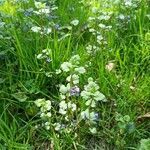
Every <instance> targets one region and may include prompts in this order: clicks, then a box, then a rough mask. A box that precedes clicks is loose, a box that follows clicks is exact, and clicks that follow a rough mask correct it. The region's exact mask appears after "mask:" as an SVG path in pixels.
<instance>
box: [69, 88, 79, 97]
mask: <svg viewBox="0 0 150 150" xmlns="http://www.w3.org/2000/svg"><path fill="white" fill-rule="evenodd" d="M79 94H80V89H79V87H77V86H74V87H72V88H71V89H70V96H79Z"/></svg>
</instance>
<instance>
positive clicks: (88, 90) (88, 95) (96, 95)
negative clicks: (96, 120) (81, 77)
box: [81, 77, 106, 107]
mask: <svg viewBox="0 0 150 150" xmlns="http://www.w3.org/2000/svg"><path fill="white" fill-rule="evenodd" d="M98 90H99V86H98V85H97V84H96V83H95V82H94V81H93V78H91V77H90V78H88V84H87V85H85V86H84V90H83V91H82V92H81V97H82V98H83V99H84V100H86V103H85V104H86V105H87V106H91V107H96V102H97V101H106V98H105V96H104V95H103V94H102V93H101V92H99V91H98Z"/></svg>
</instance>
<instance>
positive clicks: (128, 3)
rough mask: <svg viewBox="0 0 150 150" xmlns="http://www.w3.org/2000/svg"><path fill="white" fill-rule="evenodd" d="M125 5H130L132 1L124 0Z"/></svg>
mask: <svg viewBox="0 0 150 150" xmlns="http://www.w3.org/2000/svg"><path fill="white" fill-rule="evenodd" d="M124 4H125V6H127V7H131V6H132V5H133V4H132V1H131V0H125V3H124Z"/></svg>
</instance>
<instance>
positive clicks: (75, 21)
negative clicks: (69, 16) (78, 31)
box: [70, 19, 79, 26]
mask: <svg viewBox="0 0 150 150" xmlns="http://www.w3.org/2000/svg"><path fill="white" fill-rule="evenodd" d="M70 24H72V25H74V26H77V25H78V24H79V20H77V19H75V20H72V21H71V22H70Z"/></svg>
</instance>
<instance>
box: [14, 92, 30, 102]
mask: <svg viewBox="0 0 150 150" xmlns="http://www.w3.org/2000/svg"><path fill="white" fill-rule="evenodd" d="M12 96H13V97H14V98H15V99H17V100H18V101H19V102H24V101H26V100H27V98H28V97H27V96H26V95H25V93H24V92H18V93H14V94H12Z"/></svg>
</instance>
